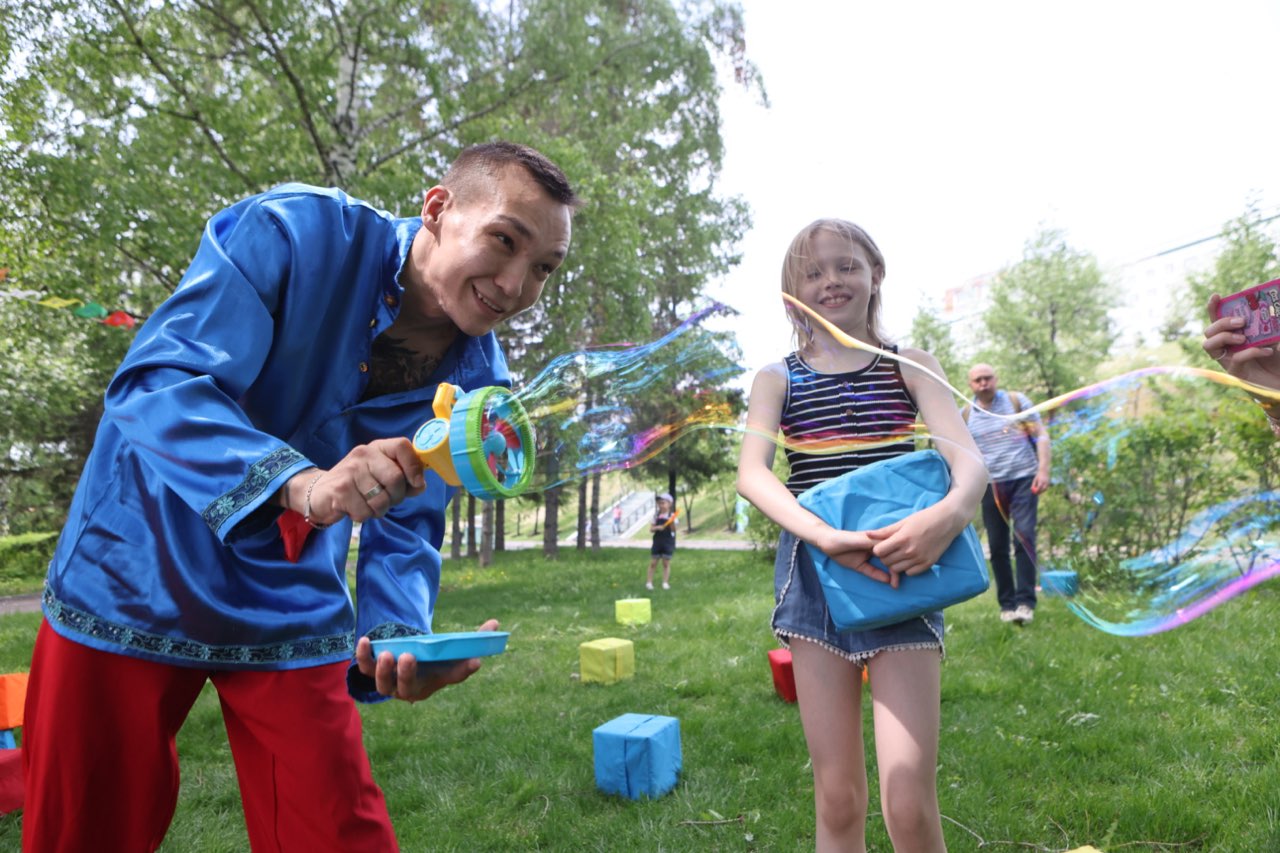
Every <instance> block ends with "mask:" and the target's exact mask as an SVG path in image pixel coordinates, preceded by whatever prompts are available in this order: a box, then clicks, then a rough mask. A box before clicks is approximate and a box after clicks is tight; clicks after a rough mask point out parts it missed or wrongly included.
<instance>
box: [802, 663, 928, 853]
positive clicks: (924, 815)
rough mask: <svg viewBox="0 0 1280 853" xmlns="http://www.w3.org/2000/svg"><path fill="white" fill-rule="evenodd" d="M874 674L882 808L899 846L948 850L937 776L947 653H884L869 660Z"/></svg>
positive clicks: (921, 851)
mask: <svg viewBox="0 0 1280 853" xmlns="http://www.w3.org/2000/svg"><path fill="white" fill-rule="evenodd" d="M868 678H869V679H870V682H871V709H872V710H871V713H872V718H873V720H874V722H875V737H876V763H877V765H878V766H879V769H880V809H881V811H882V812H883V814H884V821H885V826H886V828H887V829H888V831H889V838H890V839H891V840H892V841H893V849H894V850H895V851H899V853H907V851H911V853H945V851H946V849H947V845H946V841H945V840H944V839H943V836H942V815H941V813H940V810H939V808H938V778H937V777H938V727H939V724H940V716H941V713H940V711H939V705H940V703H941V690H942V688H941V655H939V654H938V652H937V650H935V649H908V650H903V651H893V652H881V653H880V654H878V655H876V656H875V657H873V658H871V660H870V661H868ZM797 681H798V679H797Z"/></svg>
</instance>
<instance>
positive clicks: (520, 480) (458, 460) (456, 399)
mask: <svg viewBox="0 0 1280 853" xmlns="http://www.w3.org/2000/svg"><path fill="white" fill-rule="evenodd" d="M431 410H432V411H433V412H435V417H434V418H432V419H431V420H429V421H427V422H426V423H425V424H423V425H422V426H420V427H419V428H418V431H417V432H416V433H414V436H413V450H414V452H415V453H417V454H418V458H419V459H420V460H422V464H423V465H425V466H426V467H428V468H430V469H432V470H433V471H435V472H436V473H437V474H439V475H440V477H441V479H443V480H444V481H445V482H446V483H448V484H449V485H451V486H462V487H464V488H465V489H466V490H467V491H468V492H470V493H471V494H473V495H475V496H476V497H478V498H480V499H481V500H486V501H491V500H495V499H497V498H511V497H515V496H516V495H519V494H522V493H523V492H524V491H525V490H526V489H527V488H528V487H529V483H530V481H531V480H532V478H533V468H534V464H533V458H534V432H533V424H532V423H531V422H530V420H529V414H528V412H527V411H525V408H524V406H523V405H521V403H520V401H519V400H517V399H516V397H515V395H514V394H512V393H511V391H510V390H508V389H506V388H502V387H499V386H496V385H490V386H487V387H484V388H477V389H476V390H474V391H467V392H464V391H463V390H462V389H461V388H459V387H458V386H456V385H450V384H449V383H447V382H442V383H441V384H440V387H439V388H437V389H436V396H435V398H434V399H433V400H432V401H431Z"/></svg>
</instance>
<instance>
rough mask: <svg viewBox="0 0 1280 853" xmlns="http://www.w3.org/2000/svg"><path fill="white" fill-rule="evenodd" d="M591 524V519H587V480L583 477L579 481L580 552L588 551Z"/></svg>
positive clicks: (578, 546)
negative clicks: (588, 527) (588, 534)
mask: <svg viewBox="0 0 1280 853" xmlns="http://www.w3.org/2000/svg"><path fill="white" fill-rule="evenodd" d="M588 525H591V526H592V527H594V526H595V525H593V524H591V519H590V518H588V517H587V479H586V478H585V477H583V478H582V479H581V480H579V481H578V545H577V548H578V550H579V551H585V550H586V549H587V533H588V531H587V526H588Z"/></svg>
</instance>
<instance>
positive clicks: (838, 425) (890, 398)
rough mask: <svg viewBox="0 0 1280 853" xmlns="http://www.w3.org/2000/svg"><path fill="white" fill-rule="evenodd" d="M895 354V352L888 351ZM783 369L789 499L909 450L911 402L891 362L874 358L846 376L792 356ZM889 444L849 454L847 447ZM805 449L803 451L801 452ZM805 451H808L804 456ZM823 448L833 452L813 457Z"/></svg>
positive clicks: (913, 405)
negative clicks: (789, 465) (842, 475)
mask: <svg viewBox="0 0 1280 853" xmlns="http://www.w3.org/2000/svg"><path fill="white" fill-rule="evenodd" d="M889 349H890V350H891V351H892V352H897V351H898V349H897V347H896V346H895V347H889ZM784 363H785V364H786V366H787V398H786V402H785V403H784V404H783V408H782V423H781V429H782V434H783V437H784V438H785V439H786V442H787V447H786V453H787V461H788V462H789V463H790V464H791V475H790V476H789V477H788V478H787V488H788V489H790V490H791V493H792V494H793V495H799V494H800V493H801V492H803V491H804V490H805V489H808V488H811V487H813V486H816V485H818V484H819V483H825V482H826V481H827V480H830V479H831V478H832V477H838V476H840V475H841V474H844V473H846V472H848V471H852V470H853V469H855V468H861V467H862V466H864V465H870V464H871V463H872V462H879V461H880V460H881V459H890V458H892V457H894V456H900V455H902V454H903V453H910V452H911V451H912V450H914V449H915V444H914V443H913V442H912V440H911V437H912V435H913V434H914V427H915V422H916V411H917V410H916V403H915V400H913V399H912V398H911V394H910V392H908V391H907V385H906V382H905V381H904V380H903V378H902V369H901V365H900V364H899V363H898V361H897V360H896V359H891V358H885V357H884V356H881V355H877V356H876V358H875V361H873V362H871V364H869V365H867V366H866V367H864V368H862V369H861V370H855V371H852V372H850V373H818V372H817V371H815V370H814V369H813V368H811V367H810V366H809V365H808V364H806V363H805V361H804V359H802V358H801V357H800V355H799V354H798V353H794V352H793V353H792V354H791V355H789V356H787V357H786V359H784ZM892 438H901V439H902V440H901V441H895V442H893V443H891V444H879V443H877V444H876V445H875V446H873V447H864V448H861V449H859V448H857V447H854V448H852V449H850V448H849V447H848V446H849V445H850V444H851V443H855V444H857V443H863V442H867V443H870V442H883V441H884V440H885V439H892ZM806 446H807V447H806ZM809 448H812V449H811V450H809V451H808V452H806V450H808V449H809ZM824 448H827V449H831V448H840V449H839V451H838V452H828V453H819V452H815V451H819V450H822V449H824Z"/></svg>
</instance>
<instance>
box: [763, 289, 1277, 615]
mask: <svg viewBox="0 0 1280 853" xmlns="http://www.w3.org/2000/svg"><path fill="white" fill-rule="evenodd" d="M784 296H785V295H784ZM788 301H789V303H790V305H791V306H792V307H793V309H794V310H797V311H801V312H804V315H805V316H807V318H809V319H811V320H812V321H813V322H816V323H819V324H821V325H822V326H823V327H824V328H825V329H826V330H827V331H828V332H829V333H830V334H831V336H832V337H833V338H834V339H835V340H836V341H837V342H839V343H840V344H842V345H844V346H848V347H853V348H857V349H861V350H865V351H868V352H873V353H878V354H879V355H881V356H882V357H886V358H892V359H897V360H898V361H899V362H901V363H902V364H904V365H908V366H911V367H914V368H916V369H918V370H921V371H924V372H925V373H926V374H927V375H929V376H930V377H931V379H932V380H933V381H937V382H940V383H942V384H944V385H946V387H948V388H949V389H950V390H951V391H952V393H953V394H955V395H956V397H957V398H959V399H960V400H962V401H965V402H967V403H969V404H970V405H973V406H975V407H976V408H981V407H980V406H978V405H977V403H976V402H975V401H973V400H971V399H969V398H968V397H967V396H966V395H965V394H963V393H962V392H960V391H959V390H958V389H956V388H955V387H953V386H952V385H950V383H948V382H947V381H946V379H945V378H944V377H941V376H938V375H937V374H936V373H933V372H931V371H929V370H928V369H927V368H925V367H923V366H922V365H919V364H917V363H915V362H913V361H912V360H911V359H909V358H905V357H903V356H899V355H897V354H895V353H892V352H888V351H886V350H881V349H878V348H876V347H873V346H870V345H868V344H866V343H864V342H862V341H859V340H857V339H855V338H852V337H850V336H849V335H846V334H845V333H843V332H842V331H841V330H840V329H838V328H836V327H834V326H832V325H831V324H829V323H827V321H826V320H825V319H823V318H822V317H820V316H818V315H816V314H814V313H813V312H812V311H810V310H809V309H808V308H807V307H805V306H804V305H802V304H801V303H799V302H797V301H795V300H791V299H789V298H788ZM1242 392H1243V393H1242ZM1251 396H1252V397H1255V398H1259V399H1263V400H1268V401H1280V394H1278V393H1277V392H1275V391H1272V390H1270V389H1266V388H1262V387H1260V386H1256V385H1253V384H1251V383H1248V382H1244V381H1242V380H1240V379H1237V378H1236V377H1233V376H1230V375H1228V374H1225V373H1220V372H1217V371H1211V370H1203V369H1200V368H1195V367H1183V366H1154V367H1146V368H1141V369H1138V370H1133V371H1130V372H1128V373H1124V374H1123V375H1120V376H1116V377H1114V378H1112V379H1108V380H1105V381H1103V382H1098V383H1095V384H1093V385H1089V386H1087V387H1085V388H1081V389H1078V390H1074V391H1071V392H1069V393H1066V394H1061V395H1059V396H1057V397H1054V398H1053V399H1051V400H1047V401H1045V402H1042V403H1040V404H1039V405H1036V406H1033V407H1030V408H1028V409H1025V410H1023V411H1022V412H1020V413H1017V414H1014V415H1003V416H1002V415H994V413H992V414H993V416H996V417H1003V418H1005V419H1006V420H1007V421H1008V423H1009V426H1008V427H1007V429H1008V430H1010V431H1017V432H1020V431H1021V423H1022V422H1025V421H1027V420H1028V419H1031V418H1034V417H1037V416H1038V417H1039V418H1040V419H1041V420H1042V422H1043V424H1044V426H1045V428H1046V429H1047V432H1048V434H1049V437H1050V440H1051V447H1052V459H1053V461H1052V471H1051V486H1050V488H1049V489H1048V491H1047V492H1045V493H1044V494H1042V495H1041V497H1040V510H1039V524H1038V526H1037V527H1038V542H1037V547H1036V551H1037V553H1036V555H1035V556H1036V563H1037V566H1038V569H1039V573H1040V576H1041V577H1042V578H1048V577H1051V576H1052V577H1067V576H1070V573H1074V578H1075V579H1076V581H1077V584H1078V591H1077V592H1075V594H1074V595H1073V596H1071V597H1070V598H1068V601H1067V603H1068V606H1069V607H1070V609H1071V610H1072V611H1073V612H1074V613H1075V614H1076V615H1078V616H1079V617H1080V618H1081V619H1083V620H1084V621H1085V622H1086V623H1087V624H1089V625H1091V626H1093V627H1095V628H1097V629H1099V630H1102V631H1105V632H1107V633H1110V634H1114V635H1117V636H1141V635H1147V634H1154V633H1158V632H1161V631H1167V630H1170V629H1172V628H1176V627H1178V626H1180V625H1184V624H1186V623H1187V622H1190V621H1191V620H1193V619H1195V618H1197V617H1199V616H1202V615H1203V614H1205V613H1207V612H1208V611H1210V610H1212V609H1213V608H1215V607H1217V606H1219V605H1221V604H1223V603H1224V602H1226V601H1229V600H1230V599H1232V598H1234V597H1236V596H1238V595H1240V594H1241V593H1242V592H1245V591H1246V590H1249V589H1252V588H1253V587H1255V586H1257V585H1258V584H1260V583H1262V582H1263V581H1265V580H1268V579H1269V578H1271V577H1273V576H1275V575H1276V574H1278V573H1280V447H1277V443H1276V439H1275V437H1274V436H1273V435H1272V434H1271V432H1270V430H1269V429H1268V427H1267V425H1266V420H1265V417H1264V416H1263V414H1262V412H1261V411H1260V410H1259V409H1258V407H1257V406H1256V405H1255V404H1254V403H1253V402H1251V401H1250V399H1249V397H1251ZM922 437H923V436H922ZM1049 573H1053V574H1052V575H1050V574H1049Z"/></svg>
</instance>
